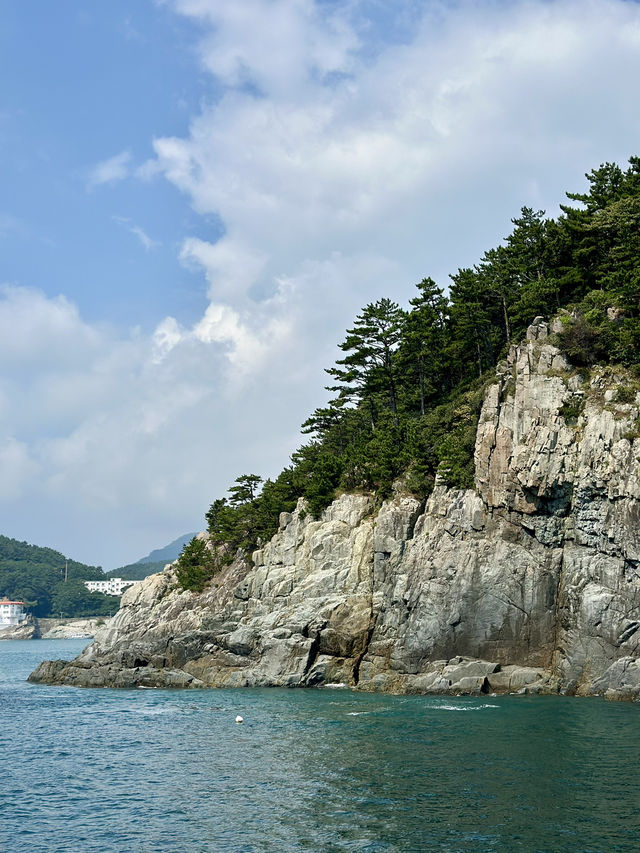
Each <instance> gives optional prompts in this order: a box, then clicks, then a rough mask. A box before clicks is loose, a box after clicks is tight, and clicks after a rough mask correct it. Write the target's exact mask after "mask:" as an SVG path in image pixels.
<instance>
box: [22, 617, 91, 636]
mask: <svg viewBox="0 0 640 853" xmlns="http://www.w3.org/2000/svg"><path fill="white" fill-rule="evenodd" d="M104 624H105V620H104V619H99V618H96V619H73V620H70V619H38V628H39V630H40V639H42V640H70V639H75V638H76V637H87V638H91V637H94V636H95V633H96V631H97V630H98V629H99V628H100V627H101V626H102V625H104Z"/></svg>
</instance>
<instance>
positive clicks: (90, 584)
mask: <svg viewBox="0 0 640 853" xmlns="http://www.w3.org/2000/svg"><path fill="white" fill-rule="evenodd" d="M83 583H84V585H85V586H86V588H87V589H88V590H89V592H102V593H104V594H105V595H122V593H123V592H124V590H125V589H126V588H127V587H128V586H132V585H133V584H134V583H139V581H129V580H125V579H124V578H107V580H104V581H83Z"/></svg>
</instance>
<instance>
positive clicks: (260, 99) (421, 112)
mask: <svg viewBox="0 0 640 853" xmlns="http://www.w3.org/2000/svg"><path fill="white" fill-rule="evenodd" d="M1 14H2V18H1V26H0V81H1V84H0V153H1V156H0V181H1V186H2V193H1V195H0V471H1V472H2V476H1V477H0V532H2V533H4V534H6V535H9V536H14V537H17V538H21V539H26V540H28V541H31V542H35V543H38V544H43V545H50V546H53V547H56V548H59V549H60V550H63V551H64V552H65V553H67V554H69V555H71V556H73V557H75V558H77V559H82V560H84V561H87V562H92V563H99V564H102V565H104V566H105V567H108V568H111V567H114V566H116V565H118V564H121V563H126V562H130V561H131V560H134V559H136V558H137V557H139V556H141V555H143V554H144V553H146V552H148V551H149V550H151V549H152V548H155V547H159V546H161V545H163V544H165V543H166V542H168V541H170V540H171V539H173V538H175V537H176V536H178V535H180V534H181V533H184V532H185V531H186V530H192V529H196V528H197V527H199V526H201V525H202V519H203V515H204V512H205V511H206V509H207V507H208V505H209V504H210V503H211V501H212V500H213V499H214V498H216V497H218V496H220V495H222V494H223V493H224V491H225V490H226V488H227V486H228V485H229V484H230V483H231V482H232V481H233V479H234V478H235V477H236V476H237V475H239V474H241V473H248V472H256V473H259V474H263V475H273V474H276V473H277V472H278V471H279V470H280V469H281V468H282V467H283V466H284V465H285V464H286V463H287V461H288V457H289V454H290V452H291V451H292V450H293V449H294V448H295V446H296V445H297V444H298V442H299V434H298V429H299V424H300V423H301V422H302V421H303V420H304V419H305V418H306V417H307V415H308V414H309V413H310V412H311V411H312V410H313V409H314V408H315V407H316V406H318V405H320V404H321V403H322V402H323V401H324V399H325V392H324V391H323V385H324V380H325V376H324V373H323V368H324V367H326V366H329V365H331V364H332V362H333V360H334V359H335V357H336V354H337V343H338V342H339V341H340V340H341V339H342V337H343V334H344V330H345V329H346V328H347V327H348V326H349V325H351V323H352V321H353V318H354V316H355V314H356V313H357V312H358V311H359V310H360V309H361V308H362V307H363V306H364V305H365V304H366V303H368V302H370V301H373V300H375V299H378V298H380V297H381V296H389V297H391V298H394V299H396V300H398V301H400V302H402V303H406V301H407V300H408V299H409V298H410V297H411V296H412V290H413V285H414V283H415V282H417V281H419V280H420V279H421V278H423V277H424V276H426V275H432V276H433V277H434V278H436V280H438V281H439V282H440V283H441V284H443V285H445V284H446V282H447V275H448V273H450V272H453V271H455V269H456V268H457V267H458V266H465V265H468V264H472V263H474V262H475V261H477V260H478V259H479V256H480V255H481V253H482V251H483V250H485V249H487V248H489V247H491V246H493V245H496V244H497V242H498V241H499V240H500V239H501V238H502V237H503V236H504V235H505V234H507V233H508V231H509V228H510V223H509V220H510V218H511V217H513V216H516V215H517V214H518V211H519V208H520V207H521V206H522V205H525V204H526V205H530V206H532V207H535V208H544V209H546V210H548V211H549V212H550V213H555V212H556V211H557V205H558V203H559V202H560V201H561V200H562V196H563V192H564V191H565V190H567V189H570V190H580V189H582V188H583V187H584V183H585V182H584V172H585V171H587V170H589V169H591V168H592V167H595V166H597V165H598V164H599V163H601V162H603V161H605V160H610V161H611V160H615V161H618V162H621V163H624V162H625V161H626V159H627V158H628V157H629V156H630V155H631V154H637V153H639V152H640V102H639V96H638V94H637V80H638V79H640V7H639V6H638V4H636V3H631V2H625V0H580V2H578V0H527V2H515V3H514V2H509V3H507V2H500V0H459V2H455V3H448V2H435V0H422V2H421V0H404V2H397V1H396V2H392V1H391V0H367V2H360V1H359V0H344V2H337V0H322V1H321V0H316V2H314V0H243V2H241V3H233V4H230V3H223V2H221V0H165V2H152V0H139V2H136V3H135V4H133V3H125V2H121V0H110V2H109V3H102V4H98V3H93V4H89V3H82V2H80V1H79V0H59V2H56V3H49V2H44V0H40V2H35V3H28V4H27V3H24V2H18V0H7V2H5V3H4V4H3V7H2V12H1Z"/></svg>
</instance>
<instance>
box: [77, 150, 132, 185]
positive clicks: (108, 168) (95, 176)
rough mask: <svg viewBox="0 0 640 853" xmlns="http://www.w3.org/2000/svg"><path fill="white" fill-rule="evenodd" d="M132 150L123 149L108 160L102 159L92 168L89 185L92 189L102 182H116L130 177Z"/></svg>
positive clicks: (88, 180)
mask: <svg viewBox="0 0 640 853" xmlns="http://www.w3.org/2000/svg"><path fill="white" fill-rule="evenodd" d="M130 164H131V152H130V151H121V152H120V153H119V154H116V155H115V156H113V157H109V158H108V159H107V160H101V161H100V162H99V163H96V165H95V166H94V167H93V168H92V169H91V171H90V173H89V177H88V179H87V187H88V188H89V189H90V190H91V189H94V188H95V187H98V186H100V185H101V184H114V183H116V182H117V181H122V180H124V179H125V178H126V177H128V175H129V173H130V168H131V167H130Z"/></svg>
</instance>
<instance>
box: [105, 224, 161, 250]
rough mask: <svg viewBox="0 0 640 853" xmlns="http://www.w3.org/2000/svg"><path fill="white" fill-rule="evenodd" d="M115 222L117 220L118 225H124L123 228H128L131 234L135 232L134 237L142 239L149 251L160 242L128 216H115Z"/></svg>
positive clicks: (141, 241)
mask: <svg viewBox="0 0 640 853" xmlns="http://www.w3.org/2000/svg"><path fill="white" fill-rule="evenodd" d="M112 219H113V221H114V222H117V223H118V225H122V227H123V228H126V229H127V231H128V232H129V233H130V234H133V236H134V237H137V239H138V240H139V241H140V243H141V244H142V245H143V247H144V248H145V249H146V251H147V252H148V251H149V249H156V248H157V247H158V246H159V245H160V243H159V242H158V241H157V240H153V239H152V238H151V237H149V235H148V234H147V232H146V231H145V230H144V229H143V228H141V227H140V226H139V225H136V224H135V222H132V221H131V219H129V217H127V216H113V217H112Z"/></svg>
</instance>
